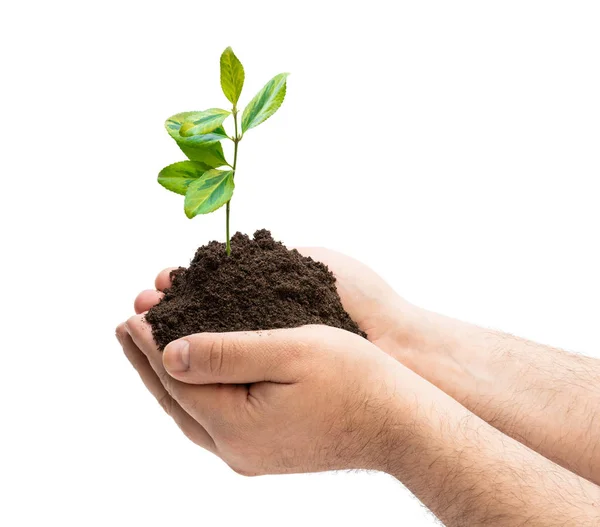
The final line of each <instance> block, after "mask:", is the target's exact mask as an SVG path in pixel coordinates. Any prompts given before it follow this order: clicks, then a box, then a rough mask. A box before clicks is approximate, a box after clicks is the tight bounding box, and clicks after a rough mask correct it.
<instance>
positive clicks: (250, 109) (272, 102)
mask: <svg viewBox="0 0 600 527" xmlns="http://www.w3.org/2000/svg"><path fill="white" fill-rule="evenodd" d="M288 75H289V73H280V74H279V75H275V77H273V78H272V79H271V80H270V81H269V82H267V84H265V86H264V88H263V89H262V90H260V91H259V92H258V93H257V94H256V95H255V96H254V99H252V100H251V101H250V102H249V103H248V106H246V108H244V113H243V115H242V132H245V131H246V130H250V128H254V127H255V126H258V125H259V124H260V123H263V122H264V121H266V120H267V119H268V118H269V117H271V115H273V114H274V113H275V112H276V111H277V110H278V109H279V107H280V106H281V103H283V99H284V98H285V90H286V79H287V76H288Z"/></svg>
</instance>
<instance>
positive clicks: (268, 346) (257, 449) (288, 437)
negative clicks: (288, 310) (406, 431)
mask: <svg viewBox="0 0 600 527" xmlns="http://www.w3.org/2000/svg"><path fill="white" fill-rule="evenodd" d="M117 337H118V338H119V341H120V342H121V344H122V346H123V349H124V351H125V354H126V355H127V357H128V358H129V360H130V361H131V363H132V364H133V366H134V367H135V368H136V369H137V371H138V372H139V374H140V376H141V378H142V380H143V381H144V383H145V384H146V387H147V388H148V389H149V390H150V391H151V392H152V393H153V394H154V396H155V397H156V398H157V399H158V401H159V402H160V403H161V405H162V406H163V408H164V409H165V410H166V411H167V412H168V413H169V414H170V415H171V416H172V417H173V419H174V420H175V422H176V423H177V424H178V425H179V427H180V428H181V429H182V431H183V432H184V433H185V434H186V435H187V436H188V437H189V438H190V439H191V440H192V441H194V442H195V443H196V444H198V445H200V446H202V447H203V448H205V449H207V450H209V451H211V452H213V453H215V454H216V455H218V456H219V457H221V458H222V459H223V460H224V461H225V462H226V463H227V464H228V465H229V466H231V467H232V468H233V469H234V470H235V471H237V472H238V473H241V474H245V475H256V474H267V473H268V474H275V473H292V472H315V471H323V470H333V469H345V468H371V469H379V468H381V466H380V463H382V461H381V460H380V457H381V456H382V452H383V450H382V448H381V444H382V441H385V439H384V435H385V430H387V429H389V428H390V419H397V418H398V417H399V415H400V413H401V412H398V410H397V408H396V407H395V406H396V405H397V399H396V397H397V393H398V392H399V388H398V385H399V384H401V383H400V382H399V380H398V379H399V376H401V373H402V372H401V371H399V370H402V369H403V367H402V366H401V365H400V364H398V363H397V362H395V361H394V360H393V359H391V358H390V357H389V356H387V355H386V354H384V353H381V352H380V351H379V350H378V349H377V348H376V347H375V346H374V345H372V344H370V343H369V342H367V341H366V340H365V339H363V338H361V337H359V336H357V335H354V334H352V333H349V332H346V331H343V330H340V329H336V328H331V327H327V326H304V327H301V328H294V329H283V330H273V331H259V332H236V333H233V332H232V333H202V334H197V335H191V336H188V337H184V338H182V339H180V340H177V341H174V342H172V343H170V344H169V345H168V346H167V347H166V348H165V350H164V352H163V353H161V352H159V351H158V349H157V347H156V345H155V343H154V341H153V339H152V333H151V328H150V327H149V325H148V324H147V323H146V322H145V321H144V318H143V316H140V315H137V316H134V317H132V318H130V319H129V320H128V321H127V322H126V323H125V324H122V325H120V326H119V327H118V329H117ZM399 374H400V375H399Z"/></svg>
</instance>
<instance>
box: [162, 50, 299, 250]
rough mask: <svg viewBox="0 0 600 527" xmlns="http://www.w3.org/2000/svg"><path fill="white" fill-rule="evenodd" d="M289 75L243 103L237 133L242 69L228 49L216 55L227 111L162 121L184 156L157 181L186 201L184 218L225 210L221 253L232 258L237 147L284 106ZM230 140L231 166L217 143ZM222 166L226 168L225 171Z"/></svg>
mask: <svg viewBox="0 0 600 527" xmlns="http://www.w3.org/2000/svg"><path fill="white" fill-rule="evenodd" d="M287 76H288V73H280V74H279V75H275V77H273V78H272V79H271V80H270V81H269V82H267V84H265V86H264V87H263V89H262V90H260V91H259V92H258V93H257V94H256V95H255V96H254V98H253V99H252V100H251V101H250V102H249V103H248V105H247V106H246V108H244V111H243V113H242V119H241V133H240V131H239V129H238V125H239V124H240V123H238V107H237V104H238V100H239V98H240V95H241V93H242V88H243V87H244V78H245V74H244V67H243V66H242V63H241V62H240V61H239V60H238V58H237V57H236V56H235V55H234V53H233V50H232V49H231V48H230V47H229V48H227V49H226V50H225V51H224V52H223V54H222V55H221V88H222V89H223V93H224V94H225V97H227V99H228V100H229V102H230V103H231V104H232V105H233V107H232V108H231V110H221V109H220V108H210V109H208V110H204V111H203V112H183V113H178V114H176V115H174V116H173V117H170V118H169V119H167V121H166V122H165V127H166V129H167V132H169V135H170V136H171V137H172V138H173V139H175V142H176V143H177V144H178V145H179V148H181V150H182V151H183V153H184V154H185V155H186V156H187V157H188V159H189V160H188V161H180V162H178V163H173V164H172V165H169V166H167V167H165V168H163V169H162V170H161V171H160V173H159V174H158V182H159V183H160V184H161V185H162V186H163V187H165V188H166V189H167V190H170V191H172V192H176V193H177V194H182V195H184V196H185V200H184V210H185V214H186V216H187V217H188V218H190V219H191V218H193V217H195V216H197V215H198V214H208V213H209V212H214V211H215V210H217V209H219V208H221V207H222V206H223V205H226V212H225V234H226V237H227V243H226V251H227V255H229V254H231V244H230V236H229V213H230V210H231V198H232V196H233V190H234V187H235V185H234V179H235V176H236V174H237V163H238V146H239V143H240V141H241V140H242V138H243V137H244V134H245V133H246V132H247V131H248V130H250V129H251V128H254V127H255V126H258V125H259V124H261V123H263V122H264V121H266V120H267V119H268V118H269V117H271V115H273V114H274V113H275V112H276V111H277V110H278V109H279V107H280V106H281V104H282V103H283V99H284V98H285V90H286V80H287ZM230 115H232V116H233V127H234V132H233V134H232V135H229V134H227V132H226V131H225V128H224V127H223V123H224V122H225V120H226V119H227V118H228V117H229V116H230ZM223 140H230V141H233V163H229V162H228V161H227V159H225V155H224V154H223V147H222V145H221V141H223ZM221 167H229V168H228V169H226V170H223V169H220V168H221Z"/></svg>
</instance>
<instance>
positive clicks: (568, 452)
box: [385, 310, 600, 484]
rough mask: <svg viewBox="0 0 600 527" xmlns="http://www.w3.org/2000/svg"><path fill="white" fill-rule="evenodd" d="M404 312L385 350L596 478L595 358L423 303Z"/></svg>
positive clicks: (598, 367) (599, 370)
mask: <svg viewBox="0 0 600 527" xmlns="http://www.w3.org/2000/svg"><path fill="white" fill-rule="evenodd" d="M404 315H405V317H404V321H403V322H402V323H400V322H399V323H398V326H397V327H398V328H402V329H398V330H397V331H396V332H395V339H391V340H390V339H388V340H387V341H386V342H385V345H386V346H387V347H388V349H387V351H389V352H390V353H391V354H392V355H394V356H395V357H396V358H397V359H399V360H400V361H401V362H403V363H404V364H405V365H407V366H409V367H410V368H411V369H412V370H414V371H415V372H417V373H418V374H419V375H421V376H423V377H425V378H426V379H428V380H429V381H430V382H432V383H433V384H435V385H436V386H438V387H439V388H441V389H442V390H443V391H444V392H446V393H448V394H450V395H451V396H452V397H453V398H455V399H456V400H457V401H459V402H460V403H461V404H463V405H464V406H466V407H467V408H468V409H469V410H471V411H472V412H474V413H475V414H477V415H478V416H479V417H481V418H482V419H484V420H485V421H487V422H488V423H490V424H491V425H493V426H494V427H496V428H497V429H498V430H500V431H502V432H504V433H505V434H507V435H509V436H511V437H513V438H515V439H517V440H518V441H520V442H522V443H523V444H525V445H527V446H529V447H530V448H532V449H533V450H536V451H537V452H539V453H540V454H542V455H543V456H545V457H547V458H549V459H551V460H553V461H555V462H556V463H558V464H560V465H562V466H564V467H566V468H568V469H569V470H571V471H573V472H575V473H577V474H579V475H581V476H583V477H585V478H587V479H589V480H591V481H593V482H595V483H597V484H600V361H599V360H596V359H593V358H589V357H584V356H581V355H575V354H571V353H567V352H565V351H562V350H558V349H554V348H550V347H546V346H543V345H540V344H536V343H533V342H530V341H527V340H523V339H520V338H517V337H513V336H511V335H506V334H503V333H500V332H495V331H490V330H486V329H482V328H478V327H475V326H472V325H470V324H466V323H462V322H458V321H455V320H452V319H449V318H447V317H443V316H441V315H436V314H433V313H429V312H425V311H422V310H414V311H412V312H410V313H409V312H407V311H405V314H404ZM407 323H408V324H410V325H411V326H412V327H411V328H410V330H409V331H406V326H407ZM398 342H400V345H398Z"/></svg>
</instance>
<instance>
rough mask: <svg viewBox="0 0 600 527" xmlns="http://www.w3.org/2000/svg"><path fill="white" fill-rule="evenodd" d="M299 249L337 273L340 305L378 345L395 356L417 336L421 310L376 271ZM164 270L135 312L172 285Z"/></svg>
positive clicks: (324, 252) (311, 249)
mask: <svg viewBox="0 0 600 527" xmlns="http://www.w3.org/2000/svg"><path fill="white" fill-rule="evenodd" d="M298 251H299V252H300V253H301V254H303V255H304V256H310V257H311V258H313V259H314V260H316V261H320V262H322V263H324V264H325V265H327V266H328V267H329V269H330V271H331V272H332V273H333V274H334V275H335V277H336V287H337V291H338V294H339V295H340V298H341V301H342V305H343V306H344V309H345V310H346V311H347V312H348V314H349V315H350V316H351V317H352V319H353V320H354V321H355V322H356V323H357V324H358V326H359V327H360V329H361V330H363V331H364V332H365V333H366V334H367V337H368V339H369V340H370V341H371V342H372V343H374V344H375V345H376V346H377V347H379V348H380V349H382V350H384V351H385V352H387V353H388V354H391V355H393V356H394V357H395V358H400V357H399V353H400V352H399V347H402V346H404V347H406V346H407V345H408V344H409V343H410V342H412V341H414V340H416V332H417V327H416V322H417V321H418V320H419V313H420V311H422V310H420V309H419V308H417V307H416V306H414V305H412V304H410V303H409V302H407V301H406V300H404V299H403V298H402V297H400V296H399V295H398V294H397V293H396V292H395V291H394V290H393V289H392V288H391V287H390V286H389V284H387V283H386V282H385V281H384V280H383V279H382V278H381V277H380V276H379V275H378V274H377V273H375V271H373V270H372V269H370V268H369V267H367V266H366V265H365V264H363V263H361V262H359V261H358V260H355V259H354V258H351V257H350V256H346V255H344V254H342V253H339V252H336V251H333V250H331V249H326V248H323V247H302V248H299V249H298ZM173 269H175V268H168V269H165V270H163V271H162V272H161V273H160V274H159V275H158V276H157V278H156V281H155V286H156V289H157V290H156V291H153V290H147V291H143V292H142V293H140V294H139V295H138V297H137V299H136V300H135V304H134V306H135V310H136V313H143V312H145V311H147V310H149V309H150V308H151V307H152V306H154V305H155V304H156V303H157V302H158V301H159V300H160V298H161V297H162V293H161V291H163V290H164V289H166V288H168V287H170V286H171V279H170V273H171V271H172V270H173Z"/></svg>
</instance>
